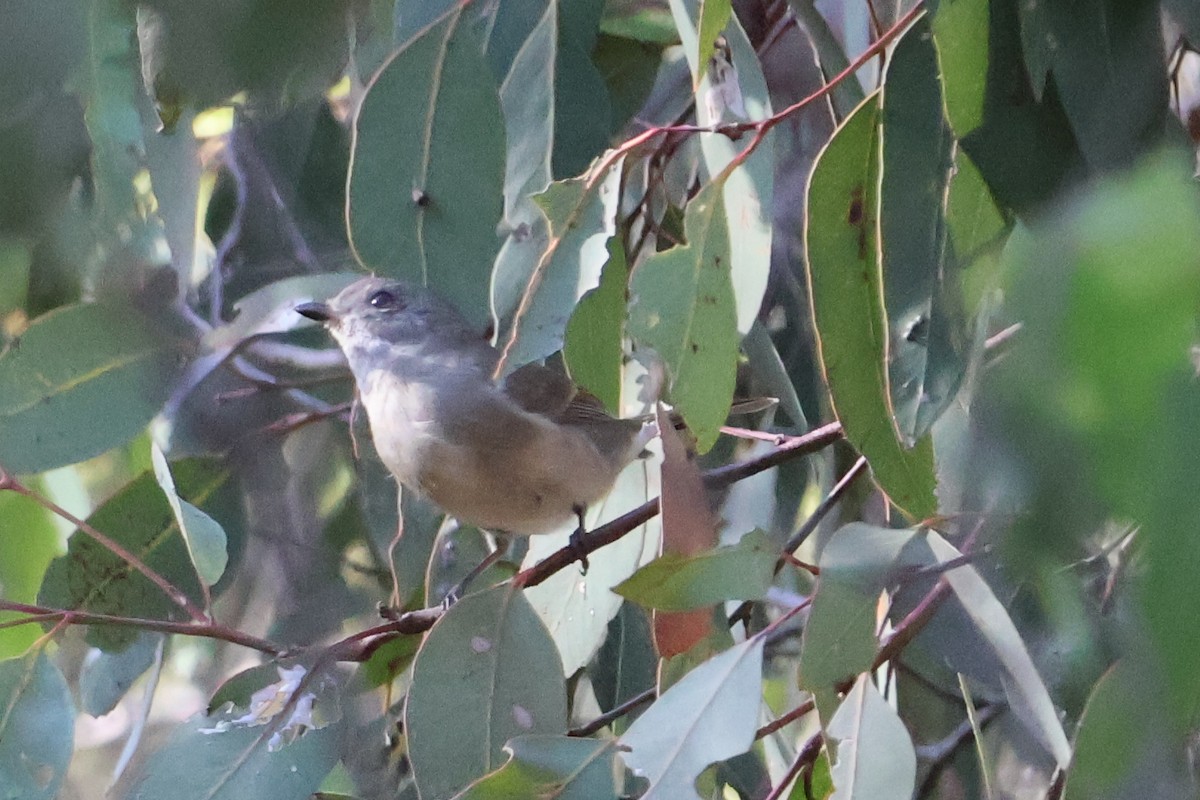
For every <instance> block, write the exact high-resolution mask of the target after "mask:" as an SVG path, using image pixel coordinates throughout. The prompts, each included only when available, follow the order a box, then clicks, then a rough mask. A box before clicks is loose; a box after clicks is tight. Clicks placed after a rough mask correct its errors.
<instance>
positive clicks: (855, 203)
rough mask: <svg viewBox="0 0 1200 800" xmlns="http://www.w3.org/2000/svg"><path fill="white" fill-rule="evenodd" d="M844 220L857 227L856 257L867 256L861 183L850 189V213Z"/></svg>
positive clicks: (863, 257)
mask: <svg viewBox="0 0 1200 800" xmlns="http://www.w3.org/2000/svg"><path fill="white" fill-rule="evenodd" d="M846 221H847V222H849V223H850V224H851V225H852V226H854V227H856V228H858V257H859V258H862V259H865V258H866V257H867V225H866V214H865V207H864V204H863V187H862V185H861V184H860V185H858V186H855V187H854V188H853V189H851V190H850V213H848V214H847V215H846Z"/></svg>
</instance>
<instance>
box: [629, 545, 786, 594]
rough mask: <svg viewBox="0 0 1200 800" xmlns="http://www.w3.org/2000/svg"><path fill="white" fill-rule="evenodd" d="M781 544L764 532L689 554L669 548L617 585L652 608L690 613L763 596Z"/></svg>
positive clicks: (771, 577) (771, 576)
mask: <svg viewBox="0 0 1200 800" xmlns="http://www.w3.org/2000/svg"><path fill="white" fill-rule="evenodd" d="M778 558H779V551H778V548H777V547H775V546H774V545H773V544H772V543H771V541H770V539H769V538H768V536H767V535H766V534H765V533H763V532H762V531H760V530H755V531H751V532H750V533H747V534H746V535H745V536H743V537H742V539H741V541H739V542H738V543H737V544H734V545H726V546H724V547H718V548H716V549H714V550H710V551H708V552H707V553H697V554H696V555H691V556H684V555H680V554H679V553H674V552H669V551H668V552H666V553H663V554H662V555H661V556H659V557H658V558H656V559H655V560H653V561H651V562H650V563H649V564H647V565H646V566H644V567H642V568H641V569H639V570H638V571H637V572H635V573H634V574H633V575H632V576H631V577H630V578H628V579H627V580H625V581H622V582H621V583H620V584H618V585H617V586H614V587H613V591H614V592H616V593H617V594H619V595H621V596H622V597H624V598H625V599H626V600H632V601H634V602H635V603H639V604H641V605H643V606H646V607H647V608H659V609H663V610H666V611H687V610H690V609H693V608H704V607H705V606H711V605H715V604H716V603H720V602H723V601H726V600H761V599H762V598H763V597H764V596H765V595H766V593H767V589H768V588H769V587H770V585H771V581H772V579H773V578H774V577H775V561H776V560H777V559H778Z"/></svg>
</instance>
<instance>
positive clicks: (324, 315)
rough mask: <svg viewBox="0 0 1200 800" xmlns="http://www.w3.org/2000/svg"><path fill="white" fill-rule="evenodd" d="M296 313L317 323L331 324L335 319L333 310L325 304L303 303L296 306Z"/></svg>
mask: <svg viewBox="0 0 1200 800" xmlns="http://www.w3.org/2000/svg"><path fill="white" fill-rule="evenodd" d="M296 313H297V314H299V315H301V316H303V317H308V318H309V319H311V320H316V321H317V322H329V321H330V320H332V319H334V315H333V310H332V309H331V308H330V307H329V306H328V305H326V304H325V303H301V304H300V305H298V306H296Z"/></svg>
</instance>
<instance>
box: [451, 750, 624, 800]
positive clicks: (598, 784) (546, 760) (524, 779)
mask: <svg viewBox="0 0 1200 800" xmlns="http://www.w3.org/2000/svg"><path fill="white" fill-rule="evenodd" d="M504 750H505V752H507V753H508V754H509V760H508V762H507V763H506V764H505V765H504V766H502V767H500V769H498V770H496V771H495V772H493V773H492V774H490V775H488V776H487V777H484V778H481V779H480V780H478V781H476V782H475V783H473V784H471V786H469V787H468V788H467V789H466V790H464V791H463V792H461V793H459V794H456V795H455V796H454V800H499V798H512V799H513V800H516V799H517V798H523V797H555V798H561V800H591V798H597V797H609V796H616V794H617V786H616V785H615V782H614V776H615V770H614V764H613V761H614V759H615V758H616V753H617V749H616V746H615V743H614V742H612V741H608V742H605V741H601V740H596V739H584V738H572V737H569V736H532V735H531V736H517V737H515V738H513V739H512V740H511V741H509V743H508V744H506V745H505V746H504Z"/></svg>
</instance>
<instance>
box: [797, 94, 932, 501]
mask: <svg viewBox="0 0 1200 800" xmlns="http://www.w3.org/2000/svg"><path fill="white" fill-rule="evenodd" d="M879 115H880V99H879V94H878V93H876V94H873V95H871V96H870V97H869V98H868V99H867V100H865V101H863V103H862V105H860V106H859V107H858V109H856V110H855V112H854V114H853V115H851V116H850V118H849V119H847V120H846V122H845V123H843V124H842V126H841V127H840V128H839V129H838V130H837V132H836V133H835V134H834V137H833V139H832V141H830V142H829V144H828V145H827V146H826V147H825V150H824V151H822V153H821V155H820V157H819V158H818V161H817V164H816V166H815V168H814V170H813V175H812V178H811V179H810V181H809V189H808V217H807V219H806V221H805V228H804V231H805V246H806V250H807V252H808V276H809V285H810V292H811V297H812V306H813V317H814V319H815V322H816V328H817V338H818V340H819V343H820V353H821V363H822V366H823V367H824V371H825V378H826V382H827V383H828V384H829V393H830V395H831V399H832V401H833V406H834V409H835V410H836V412H837V416H838V419H839V420H840V421H841V423H842V426H843V427H844V428H845V432H846V438H847V439H848V440H849V441H850V443H851V444H853V445H854V446H855V448H857V449H858V451H859V452H860V453H862V455H864V456H865V457H866V458H867V461H868V462H869V463H870V465H871V469H872V471H873V473H874V475H875V480H876V481H877V482H878V483H879V485H880V487H881V488H882V489H883V490H884V492H886V493H887V495H888V497H889V498H890V499H891V501H892V502H893V503H895V504H896V505H897V506H898V507H899V508H901V509H902V510H903V511H904V512H905V513H906V514H908V515H909V516H910V517H912V518H914V519H923V518H926V517H929V516H932V515H933V514H934V513H935V512H936V510H937V500H936V497H935V494H934V490H935V485H936V478H935V474H934V469H933V447H932V442H931V439H930V437H928V436H926V437H924V438H922V439H921V440H920V441H919V442H918V443H917V444H916V446H915V447H914V448H913V449H911V450H908V449H905V448H904V446H903V445H902V444H901V442H900V440H899V436H898V431H897V429H896V425H895V420H894V417H893V412H892V407H891V403H890V402H889V386H890V382H889V380H888V364H887V351H888V342H887V337H886V331H887V330H888V325H887V313H886V311H885V309H884V298H883V286H882V281H883V276H882V274H881V271H880V270H881V265H880V256H879V248H878V242H877V226H878V215H879V196H878V185H879V170H880V163H879V142H878V136H879Z"/></svg>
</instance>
